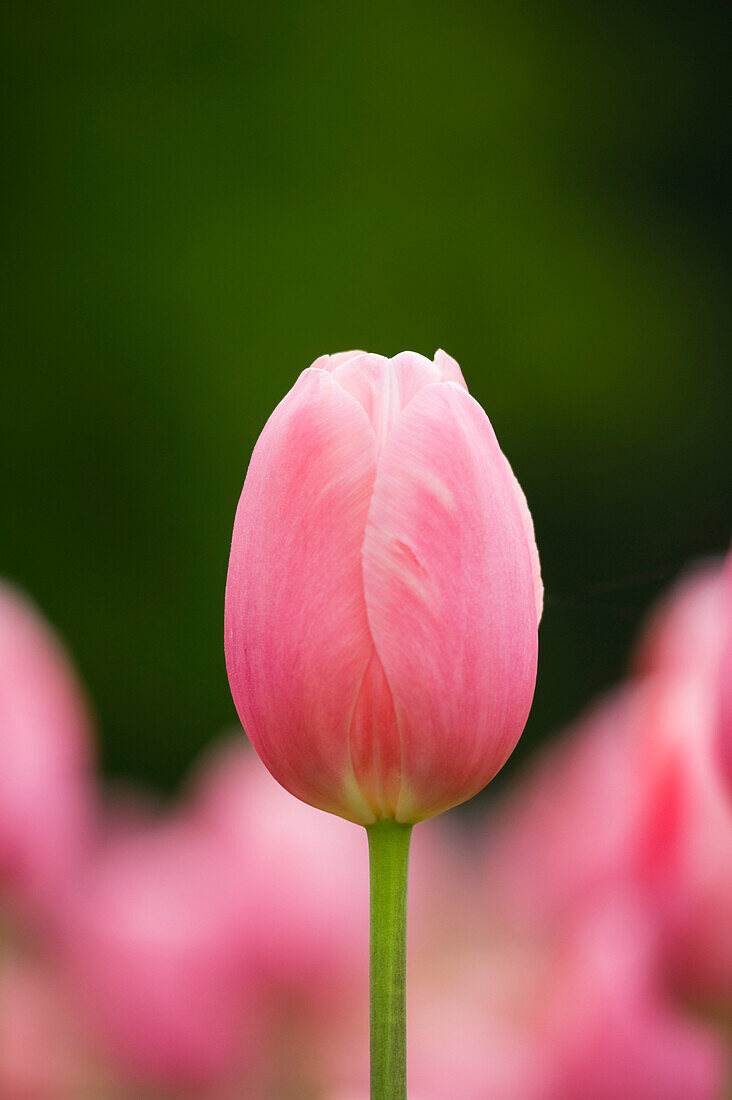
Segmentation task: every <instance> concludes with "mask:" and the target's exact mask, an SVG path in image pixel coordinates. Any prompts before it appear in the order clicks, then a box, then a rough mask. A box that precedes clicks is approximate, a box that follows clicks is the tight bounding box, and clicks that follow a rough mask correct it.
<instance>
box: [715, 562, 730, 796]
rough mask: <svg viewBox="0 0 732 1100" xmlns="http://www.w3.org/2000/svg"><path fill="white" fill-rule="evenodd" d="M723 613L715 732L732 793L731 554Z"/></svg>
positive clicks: (718, 752) (718, 749) (721, 762)
mask: <svg viewBox="0 0 732 1100" xmlns="http://www.w3.org/2000/svg"><path fill="white" fill-rule="evenodd" d="M724 582H725V583H724V595H723V598H724V603H723V608H724V610H723V615H724V618H725V620H726V635H725V638H724V641H723V643H722V658H721V662H720V690H719V711H718V717H717V721H718V732H717V755H718V759H719V762H720V766H721V768H722V773H723V775H724V777H725V779H726V782H727V789H728V791H730V794H731V795H732V554H730V556H729V557H728V558H727V565H726V567H725V577H724Z"/></svg>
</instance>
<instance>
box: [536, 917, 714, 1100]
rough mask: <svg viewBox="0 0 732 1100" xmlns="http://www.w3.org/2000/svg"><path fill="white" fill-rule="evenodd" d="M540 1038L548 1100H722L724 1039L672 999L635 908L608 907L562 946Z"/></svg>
mask: <svg viewBox="0 0 732 1100" xmlns="http://www.w3.org/2000/svg"><path fill="white" fill-rule="evenodd" d="M538 1034H539V1035H540V1036H541V1039H540V1042H541V1041H543V1042H544V1043H545V1044H546V1049H547V1051H548V1061H549V1068H548V1072H547V1075H546V1083H547V1086H548V1087H547V1088H546V1091H545V1093H544V1094H543V1095H544V1096H545V1097H546V1100H620V1098H621V1097H633V1100H660V1098H661V1097H662V1098H663V1100H721V1098H722V1096H723V1095H724V1088H725V1082H726V1073H727V1068H728V1059H727V1055H726V1050H725V1044H724V1041H723V1038H722V1036H721V1034H718V1033H715V1031H714V1030H713V1029H710V1028H707V1027H706V1026H704V1025H702V1024H701V1023H698V1022H697V1021H695V1020H694V1019H692V1018H691V1016H690V1015H688V1014H687V1013H685V1012H684V1011H682V1009H681V1007H680V1006H678V1005H675V1004H674V1003H673V1001H672V1000H671V999H670V998H669V996H668V992H667V991H666V989H665V988H664V984H663V979H662V972H661V971H660V970H659V967H658V959H657V952H656V943H655V932H654V929H653V925H652V922H651V921H649V917H648V913H647V912H643V910H642V909H640V908H639V907H638V906H637V903H636V901H635V900H634V899H631V900H630V901H629V900H628V899H626V898H622V897H612V896H611V897H608V898H606V899H604V900H603V903H602V904H601V905H599V906H598V908H597V910H596V912H595V914H594V915H593V916H592V917H591V918H588V917H587V916H586V917H585V919H583V920H582V921H581V922H580V923H579V924H578V925H576V926H572V925H570V926H569V928H568V929H567V930H566V931H565V934H564V936H563V937H560V939H559V942H558V944H557V950H556V955H555V958H554V961H553V966H552V981H551V983H550V985H549V987H548V989H547V990H546V992H545V1001H544V1004H543V1007H542V1020H541V1023H540V1024H539V1028H538Z"/></svg>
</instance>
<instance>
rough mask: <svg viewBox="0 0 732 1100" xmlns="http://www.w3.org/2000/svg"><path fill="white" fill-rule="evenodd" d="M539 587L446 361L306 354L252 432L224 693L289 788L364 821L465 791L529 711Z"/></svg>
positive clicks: (499, 459)
mask: <svg viewBox="0 0 732 1100" xmlns="http://www.w3.org/2000/svg"><path fill="white" fill-rule="evenodd" d="M540 605H541V581H540V577H539V565H538V555H537V552H536V546H535V543H534V538H533V530H532V524H531V518H530V516H529V512H528V508H527V506H526V501H525V499H524V497H523V494H522V492H521V489H520V487H519V485H518V483H517V481H516V479H515V478H514V476H513V474H512V472H511V470H510V467H509V465H508V462H507V461H506V459H505V457H504V455H503V454H502V452H501V450H500V448H499V446H498V443H497V442H496V438H495V435H494V434H493V429H492V428H491V426H490V423H489V421H488V418H487V417H486V415H485V413H484V412H483V410H482V409H481V408H480V406H479V405H478V404H477V402H476V401H474V400H473V398H471V397H470V395H469V394H468V392H467V389H466V387H465V383H464V381H463V378H462V375H461V373H460V368H459V367H458V365H457V363H456V362H455V361H454V360H453V359H451V358H450V357H449V356H447V355H445V353H444V352H438V353H437V355H436V356H435V360H434V362H430V361H429V360H427V359H425V358H424V357H423V356H420V355H416V354H414V353H411V352H404V353H402V354H400V355H397V356H395V357H394V359H392V360H388V359H385V358H383V357H382V356H378V355H365V354H362V353H355V352H354V353H345V354H342V355H336V356H330V357H328V356H324V357H322V358H321V359H318V360H316V362H315V363H314V364H313V366H312V367H310V368H309V369H308V370H306V371H304V372H303V374H302V375H301V376H300V378H299V379H298V381H297V383H296V384H295V386H294V388H293V389H292V391H291V392H290V393H289V394H288V395H287V397H285V399H284V400H283V401H282V402H281V403H280V405H279V406H278V407H277V409H276V410H275V411H274V413H273V414H272V416H271V417H270V419H269V421H268V423H267V425H266V427H265V429H264V431H263V432H262V435H261V436H260V438H259V441H258V442H257V445H256V447H255V449H254V453H253V455H252V460H251V463H250V466H249V471H248V474H247V478H246V481H245V483H244V488H243V491H242V495H241V500H240V502H239V508H238V511H237V515H236V522H235V525H234V535H233V542H232V549H231V559H230V563H229V575H228V582H227V593H226V657H227V667H228V672H229V680H230V683H231V688H232V693H233V696H234V701H235V703H236V705H237V709H238V711H239V715H240V717H241V719H242V722H243V724H244V727H245V729H246V731H247V733H248V734H249V737H250V738H251V740H252V742H253V744H254V746H255V748H256V749H257V751H258V752H259V754H260V756H261V757H262V759H263V760H264V762H265V764H266V765H267V767H268V768H269V770H270V771H271V772H272V774H273V775H274V776H275V778H276V779H278V780H279V782H280V783H281V784H282V785H283V786H284V787H286V788H287V789H288V790H289V791H290V792H291V793H292V794H295V795H297V796H298V797H299V798H301V799H302V800H303V801H305V802H309V803H311V804H312V805H314V806H318V807H320V808H322V809H325V810H329V811H331V812H333V813H336V814H339V815H340V816H342V817H346V818H348V819H350V820H352V821H355V822H358V823H361V824H369V823H372V822H373V821H375V820H377V819H379V818H396V819H397V821H400V822H404V823H412V822H415V821H419V820H422V819H423V818H426V817H430V816H431V815H433V814H436V813H439V812H440V811H442V810H445V809H448V808H449V807H450V806H454V805H456V804H457V803H459V802H463V801H465V800H466V799H468V798H470V797H471V796H472V795H474V794H476V792H477V791H479V790H480V789H481V788H482V787H483V786H484V785H485V784H486V783H487V782H488V781H489V780H490V779H491V778H492V777H493V776H494V775H495V773H496V772H497V771H498V770H499V768H500V767H501V766H502V765H503V763H504V762H505V760H506V758H507V757H508V755H509V754H510V753H511V751H512V749H513V747H514V745H515V744H516V741H517V739H518V737H519V735H520V733H521V731H522V729H523V726H524V723H525V721H526V717H527V715H528V711H529V707H530V705H531V698H532V694H533V690H534V682H535V675H536V657H537V625H538V619H539V613H540Z"/></svg>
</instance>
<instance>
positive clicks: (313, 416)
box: [225, 369, 376, 823]
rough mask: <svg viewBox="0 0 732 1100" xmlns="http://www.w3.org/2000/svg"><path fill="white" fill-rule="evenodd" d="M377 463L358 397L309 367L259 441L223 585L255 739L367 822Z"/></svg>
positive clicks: (239, 697) (229, 653)
mask: <svg viewBox="0 0 732 1100" xmlns="http://www.w3.org/2000/svg"><path fill="white" fill-rule="evenodd" d="M375 463H376V443H375V439H374V433H373V430H372V428H371V425H370V424H369V422H368V419H367V417H366V414H365V413H364V410H363V408H362V407H361V405H360V404H359V403H358V402H357V401H355V400H354V399H353V398H352V397H351V396H349V395H348V394H346V393H344V391H343V390H342V389H341V388H340V386H339V385H338V384H337V382H335V381H334V379H333V377H332V375H331V374H329V373H327V372H325V371H323V370H312V369H311V370H308V371H305V372H304V373H303V374H302V375H301V376H300V378H299V379H298V381H297V383H296V385H295V386H294V388H293V389H292V390H291V391H290V393H289V394H288V395H287V397H286V398H285V399H284V401H282V402H281V404H280V405H279V406H278V407H277V409H275V411H274V413H273V414H272V416H271V417H270V419H269V421H268V423H267V425H266V427H265V429H264V431H263V432H262V435H261V436H260V438H259V441H258V443H257V445H256V447H255V449H254V453H253V455H252V460H251V463H250V466H249V472H248V474H247V478H246V481H245V483H244V488H243V490H242V495H241V499H240V501H239V508H238V510H237V514H236V520H235V524H234V535H233V541H232V549H231V558H230V562H229V575H228V580H227V594H226V628H225V633H226V657H227V669H228V673H229V680H230V682H231V688H232V693H233V695H234V701H235V703H236V706H237V709H238V711H239V715H240V717H241V719H242V722H243V724H244V728H245V729H246V731H247V733H248V734H249V737H250V739H251V741H252V743H253V744H254V747H255V748H256V749H257V752H258V753H259V754H260V756H261V757H262V760H263V761H264V763H265V764H266V765H267V767H268V768H269V770H270V771H271V772H272V774H273V775H274V776H275V778H276V779H278V780H279V782H280V783H281V784H282V785H283V786H284V787H286V788H287V789H288V790H289V791H291V793H292V794H295V795H297V796H298V798H301V799H303V800H304V801H305V802H310V803H312V804H313V805H316V806H319V807H321V808H322V809H327V810H331V811H333V812H337V813H339V814H340V815H341V816H344V817H351V818H352V819H353V820H354V821H359V822H362V823H367V822H369V821H372V820H373V818H374V815H373V813H372V812H371V811H370V810H369V808H368V806H367V805H366V803H365V802H364V800H363V798H362V797H361V795H360V792H359V791H358V789H357V787H356V785H355V782H354V779H353V771H352V768H351V764H350V756H349V728H350V722H351V716H352V712H353V710H354V707H355V705H356V700H357V697H358V693H359V688H360V685H361V683H362V680H363V677H364V674H365V672H366V669H367V667H368V664H369V661H370V659H371V654H372V650H373V646H372V642H371V637H370V634H369V629H368V621H367V617H366V609H365V604H364V598H363V586H362V577H361V546H362V543H363V538H364V530H365V525H366V517H367V512H368V507H369V500H370V495H371V491H372V487H373V481H374V472H375Z"/></svg>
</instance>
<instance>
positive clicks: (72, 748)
mask: <svg viewBox="0 0 732 1100" xmlns="http://www.w3.org/2000/svg"><path fill="white" fill-rule="evenodd" d="M91 742H92V737H91V723H90V718H89V713H88V710H87V706H86V702H85V699H84V697H83V694H82V691H81V688H80V686H79V684H78V682H77V679H76V677H75V675H74V672H73V669H72V668H71V665H70V663H69V660H68V658H67V656H66V654H65V653H64V651H63V649H62V648H61V645H60V643H59V642H58V640H57V639H56V637H55V635H54V634H53V633H52V631H51V629H50V627H49V626H48V624H47V623H46V622H45V621H44V620H43V619H42V618H41V616H40V615H39V613H38V612H37V611H36V610H35V608H34V607H32V606H31V604H30V603H28V601H27V600H26V599H25V598H24V597H23V596H21V595H20V594H19V593H18V592H16V591H15V590H14V589H13V588H10V587H8V586H7V585H1V584H0V895H2V894H3V893H4V894H5V897H6V901H7V900H9V901H11V902H19V903H21V904H23V905H25V906H30V907H31V908H32V909H33V910H34V912H35V911H36V910H37V908H38V907H39V906H40V907H42V908H44V910H45V909H46V908H47V907H48V906H52V905H55V904H56V903H57V896H58V894H59V892H61V891H63V890H64V889H65V888H66V886H67V884H68V880H69V876H70V875H71V873H72V871H73V870H74V868H75V867H76V865H77V863H78V861H79V860H80V858H81V857H82V854H83V852H84V850H85V848H86V845H87V843H88V840H89V836H90V832H91V828H92V792H93V780H92V776H91V761H90V757H91Z"/></svg>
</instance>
